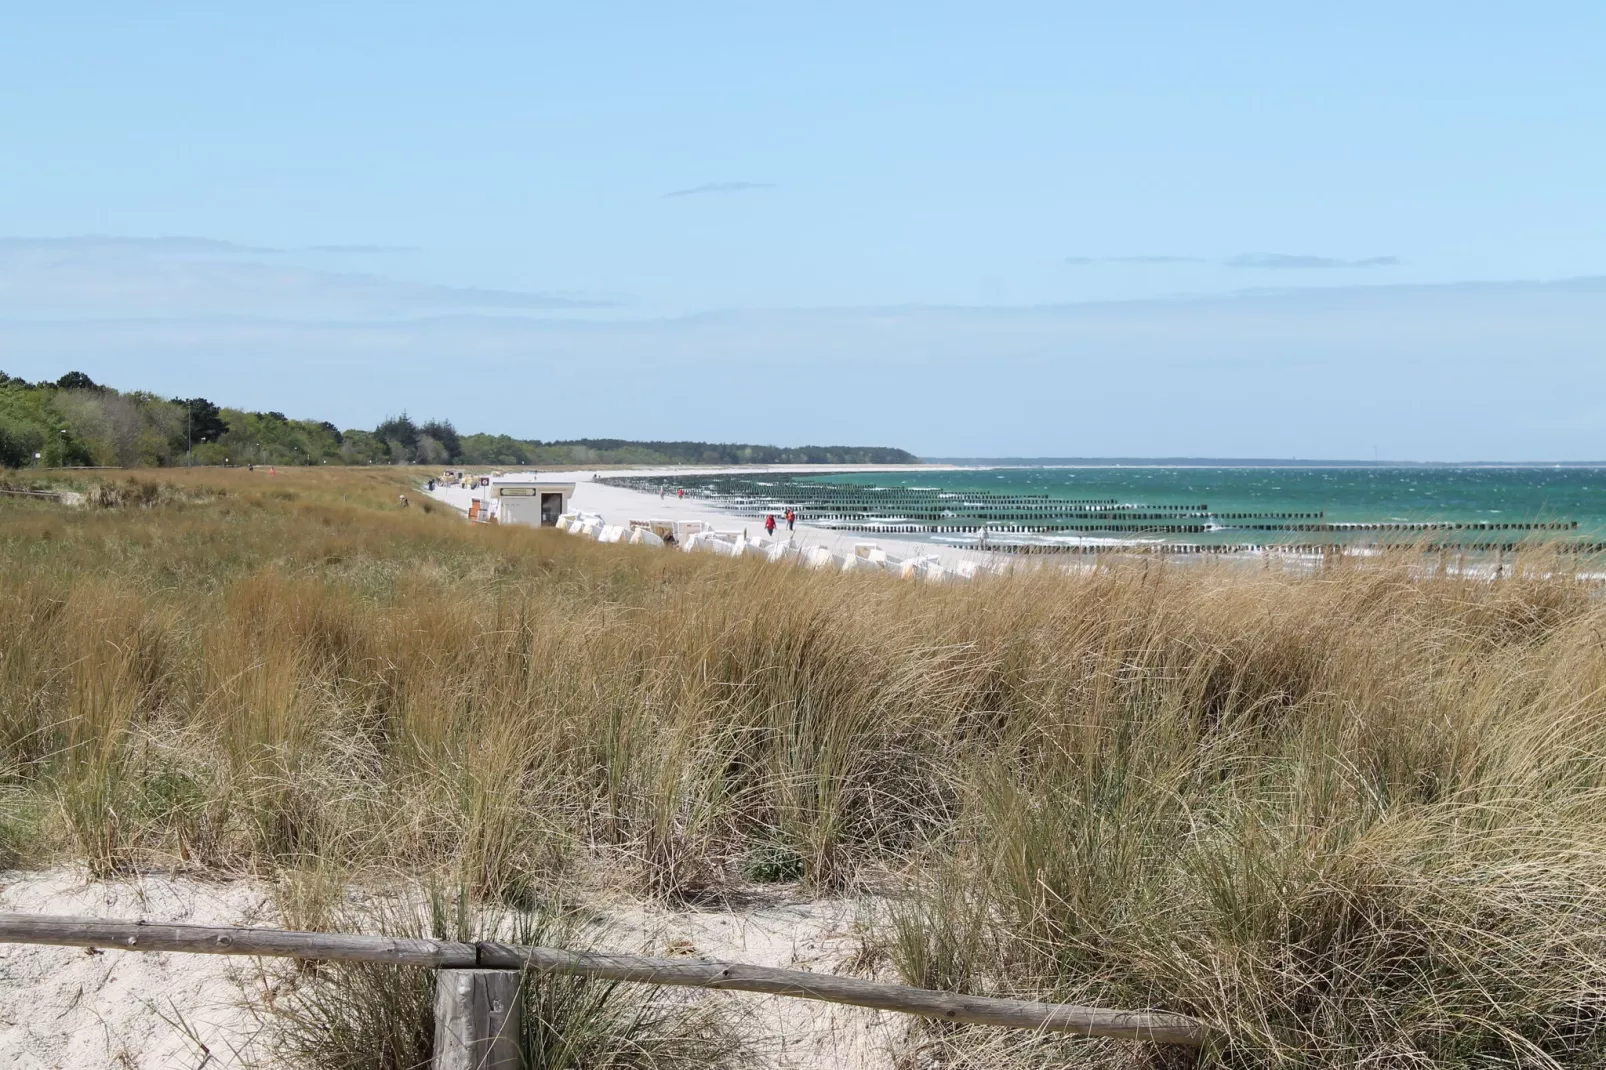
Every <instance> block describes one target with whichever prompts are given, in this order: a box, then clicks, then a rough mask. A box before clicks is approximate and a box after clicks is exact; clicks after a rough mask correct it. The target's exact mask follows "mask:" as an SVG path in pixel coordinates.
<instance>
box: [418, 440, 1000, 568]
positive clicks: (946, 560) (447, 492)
mask: <svg viewBox="0 0 1606 1070" xmlns="http://www.w3.org/2000/svg"><path fill="white" fill-rule="evenodd" d="M951 467H952V466H949V465H936V466H907V465H906V466H903V467H902V468H900V469H897V470H899V471H904V470H915V471H929V470H936V469H943V470H948V469H951ZM770 470H771V469H768V468H764V467H747V468H742V469H697V470H688V469H671V468H641V469H631V470H629V471H618V470H614V471H610V472H608V473H607V476H608V477H611V478H619V477H629V476H652V475H675V476H680V477H684V478H686V479H688V480H690V479H691V478H693V477H694V476H697V475H703V474H712V473H716V472H722V471H732V472H737V471H739V472H740V473H741V474H743V475H755V474H759V473H762V472H765V471H770ZM845 470H854V471H860V472H862V471H864V468H863V467H862V466H861V467H857V468H854V467H853V466H843V465H817V466H815V465H808V466H805V465H789V466H787V467H786V468H785V469H784V471H785V472H786V473H789V474H793V475H799V474H804V473H809V472H828V471H845ZM875 470H876V471H878V472H879V471H889V470H891V469H885V468H879V467H878V468H876V469H875ZM509 471H512V470H511V469H510V470H509ZM776 471H783V470H782V469H776ZM596 474H597V473H593V472H591V471H590V470H586V471H569V472H550V471H547V470H545V469H543V470H541V478H542V479H550V480H553V481H554V482H559V483H568V482H572V483H574V497H573V498H572V499H571V500H570V502H569V509H570V511H571V512H584V513H594V514H596V515H597V516H600V517H602V519H603V521H604V522H605V523H608V524H620V525H623V524H626V523H628V522H629V521H631V520H648V519H664V520H697V521H702V522H703V523H706V524H709V525H711V526H713V527H714V528H716V529H723V530H741V529H744V528H745V529H746V530H747V531H748V532H750V533H751V534H752V535H753V536H754V537H757V536H759V535H763V534H764V525H763V523H762V521H761V520H758V519H754V518H752V517H742V516H737V515H735V514H733V513H728V512H725V511H724V510H722V509H719V508H717V507H716V506H714V505H713V504H712V503H710V502H707V501H702V500H698V499H694V498H684V499H680V498H675V497H674V496H673V495H672V494H671V495H669V496H666V497H663V498H659V497H658V496H657V495H656V494H646V493H643V492H641V491H636V490H630V489H628V488H625V487H615V486H610V485H609V484H606V483H599V482H597V481H596V480H595V478H594V476H595V475H596ZM426 493H427V492H426ZM474 496H475V492H474V491H471V490H467V489H464V488H461V487H442V488H439V489H437V490H436V491H435V492H434V493H433V494H432V497H434V498H435V499H436V500H438V501H441V502H443V503H445V504H447V505H450V506H451V507H452V508H454V509H456V510H458V511H459V512H462V513H464V514H467V513H468V508H469V504H470V502H471V501H472V500H473V498H474ZM776 520H777V521H779V520H780V518H779V517H777V518H776ZM776 535H777V536H778V537H780V538H782V539H784V538H786V537H787V532H786V525H785V524H784V523H782V524H781V525H780V526H779V527H778V528H777V529H776ZM792 538H793V541H794V543H795V544H796V545H797V546H798V547H799V548H800V549H808V548H809V547H811V546H824V547H827V548H828V549H830V550H831V552H832V553H834V554H837V555H839V556H842V557H846V556H850V555H851V554H852V553H853V547H854V545H855V544H856V543H864V542H871V543H875V544H876V545H877V546H879V547H881V548H882V549H884V550H886V551H887V552H888V553H890V554H892V555H894V556H896V557H914V556H916V555H918V554H935V555H936V556H937V558H938V559H939V561H940V562H941V564H942V566H943V568H946V569H949V570H950V571H951V570H953V569H955V568H957V567H958V565H959V563H960V562H962V561H973V562H975V563H976V564H977V565H978V566H980V567H996V565H997V564H998V562H999V560H1000V559H999V558H998V556H997V555H995V554H990V553H987V552H984V551H980V550H969V549H965V548H963V547H958V546H951V545H946V544H944V543H936V542H926V541H924V540H921V539H910V538H899V537H897V536H888V535H875V534H870V533H866V532H856V531H855V532H839V531H833V530H831V529H829V528H820V527H814V526H812V525H809V524H803V523H799V524H798V525H797V530H796V531H795V532H793V533H792Z"/></svg>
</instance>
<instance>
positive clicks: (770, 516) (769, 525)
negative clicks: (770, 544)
mask: <svg viewBox="0 0 1606 1070" xmlns="http://www.w3.org/2000/svg"><path fill="white" fill-rule="evenodd" d="M764 532H765V534H767V535H769V536H770V537H771V538H774V536H775V514H774V513H765V514H764Z"/></svg>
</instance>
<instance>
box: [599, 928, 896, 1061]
mask: <svg viewBox="0 0 1606 1070" xmlns="http://www.w3.org/2000/svg"><path fill="white" fill-rule="evenodd" d="M872 908H873V904H860V903H855V902H852V901H848V900H819V901H813V902H806V903H788V904H784V905H773V906H764V907H757V908H754V909H750V910H740V911H738V910H720V911H693V910H670V909H666V908H660V907H637V908H633V909H630V908H627V909H622V910H619V911H618V912H617V913H616V914H615V915H614V918H613V921H614V924H616V925H617V926H618V927H619V928H618V936H619V937H620V938H622V939H623V942H621V943H619V944H617V948H618V950H621V951H625V950H629V951H640V952H642V953H644V954H651V955H665V954H672V953H680V954H686V955H689V956H694V957H697V958H708V959H721V960H725V961H732V962H743V963H749V964H752V965H755V966H778V967H782V968H785V969H792V970H810V971H813V972H817V973H852V972H853V970H852V969H851V967H852V966H853V965H854V964H855V960H856V959H858V958H859V957H860V955H861V952H862V949H863V943H862V940H861V931H860V926H861V922H863V921H868V918H867V917H864V916H863V915H862V912H863V911H865V910H868V909H872ZM876 979H878V980H889V981H890V980H895V978H893V977H891V976H881V977H877V978H876ZM710 997H711V998H719V999H724V1000H728V1001H731V1002H732V1003H733V1004H734V1005H735V1006H736V1007H737V1008H739V1010H738V1013H737V1018H738V1023H739V1026H740V1028H741V1029H742V1030H743V1032H744V1033H745V1034H746V1035H747V1036H748V1037H749V1038H750V1039H751V1044H752V1048H753V1050H754V1051H755V1052H756V1053H757V1055H758V1056H759V1058H760V1059H761V1060H762V1061H763V1063H764V1065H767V1066H774V1067H777V1068H786V1070H827V1068H832V1067H844V1068H850V1070H882V1068H890V1067H892V1066H893V1065H894V1062H895V1060H894V1053H895V1052H896V1050H897V1049H898V1046H899V1042H900V1041H901V1039H902V1038H903V1037H904V1036H906V1035H907V1033H908V1030H909V1026H910V1024H911V1021H912V1019H910V1018H908V1017H907V1016H905V1015H901V1014H888V1013H885V1012H882V1011H873V1010H867V1009H864V1008H862V1007H844V1006H840V1005H838V1004H833V1003H818V1002H815V1001H812V1000H804V999H786V998H780V997H774V996H762V995H757V994H753V993H746V992H722V993H711V994H710Z"/></svg>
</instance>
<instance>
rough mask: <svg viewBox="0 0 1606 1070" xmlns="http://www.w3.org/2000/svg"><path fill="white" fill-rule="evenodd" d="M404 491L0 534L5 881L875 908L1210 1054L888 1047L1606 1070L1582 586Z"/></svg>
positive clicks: (1009, 978)
mask: <svg viewBox="0 0 1606 1070" xmlns="http://www.w3.org/2000/svg"><path fill="white" fill-rule="evenodd" d="M401 478H402V477H401V476H400V475H397V474H394V473H391V472H384V473H375V472H361V471H359V472H327V471H312V472H300V471H297V472H293V473H292V472H289V471H286V472H283V473H281V474H279V475H278V476H275V477H270V478H264V477H263V475H262V474H261V473H257V474H255V475H254V476H248V475H247V474H245V473H175V474H174V475H173V476H171V477H169V478H168V481H167V482H166V483H165V484H164V486H166V487H167V490H165V491H163V492H160V493H132V492H130V493H125V494H121V495H112V494H102V495H101V497H102V499H104V500H105V502H106V505H107V507H105V508H86V509H81V510H75V511H69V510H65V509H63V508H62V507H60V506H57V505H54V504H51V503H44V502H33V501H29V500H26V499H19V500H16V501H7V502H4V503H0V591H3V592H4V593H3V595H0V747H3V749H0V761H3V763H4V766H3V773H4V777H3V786H0V799H3V800H4V805H5V810H4V814H3V822H0V849H3V850H4V851H5V852H6V853H7V854H8V855H9V856H10V857H11V858H12V859H14V860H18V861H21V862H28V861H35V862H37V861H42V860H44V859H45V858H47V857H49V856H59V855H69V856H74V857H79V858H82V859H83V860H85V861H87V862H88V863H89V864H90V865H91V866H92V867H93V868H94V869H96V870H97V871H100V872H116V871H122V870H130V869H136V868H140V867H151V866H187V867H195V868H198V869H203V870H212V871H228V872H239V871H256V872H263V873H269V874H272V873H278V872H281V871H286V870H298V869H305V868H307V867H310V866H318V867H331V866H332V867H337V868H340V869H342V870H345V871H348V872H362V871H364V870H392V871H401V872H407V873H412V874H422V873H432V874H442V873H446V874H450V875H451V876H452V879H453V880H456V881H461V882H462V883H463V885H464V886H465V887H467V888H469V889H471V891H472V894H473V895H474V896H476V897H478V898H480V899H482V900H485V901H494V902H501V903H503V904H509V905H513V906H520V905H527V904H529V903H533V902H537V901H539V900H540V898H541V897H542V896H543V895H546V894H548V892H549V891H550V889H552V888H553V887H556V886H560V885H561V884H562V883H563V874H564V873H565V872H566V871H567V870H568V869H569V868H571V867H573V866H574V865H575V864H576V863H577V862H581V861H584V862H587V863H588V864H590V863H595V862H597V860H602V861H603V862H605V863H607V864H608V865H611V866H613V867H615V868H616V869H617V870H618V871H620V872H624V873H627V874H629V875H630V879H631V880H633V881H634V882H635V883H636V884H637V885H638V886H639V888H640V889H642V890H644V891H648V892H651V893H652V894H655V895H661V896H668V897H683V898H684V897H697V896H706V895H719V894H721V893H722V892H724V891H727V890H729V889H730V888H732V887H733V886H735V885H736V884H738V883H740V882H743V881H749V880H752V879H781V878H791V877H794V876H796V877H801V878H802V880H803V881H804V882H805V884H806V886H809V887H815V888H819V889H822V890H823V889H830V890H842V889H852V888H855V887H860V886H863V884H864V883H865V882H867V881H872V880H873V881H875V882H877V886H878V887H881V888H888V887H890V888H893V889H895V890H896V892H897V894H896V895H895V897H894V902H893V906H892V908H891V910H890V911H889V912H888V918H887V922H886V926H885V931H884V933H882V934H881V938H882V939H883V940H884V942H885V946H886V947H887V948H888V949H889V951H890V954H891V957H892V961H893V962H894V963H895V965H896V967H897V969H898V970H899V971H900V972H901V973H902V974H903V975H904V976H905V977H906V978H907V979H908V980H910V981H911V982H914V983H918V984H924V985H931V986H936V987H944V988H955V989H964V990H968V991H975V992H988V993H999V994H1029V995H1032V996H1034V997H1046V998H1059V999H1066V1000H1074V1001H1078V1002H1092V1003H1101V1004H1106V1005H1119V1006H1131V1007H1161V1008H1166V1009H1169V1010H1175V1011H1181V1012H1185V1013H1189V1014H1194V1015H1197V1016H1200V1017H1202V1018H1204V1019H1206V1020H1208V1021H1209V1022H1211V1023H1213V1024H1215V1025H1216V1026H1217V1027H1218V1028H1219V1030H1220V1033H1221V1036H1222V1038H1223V1039H1222V1041H1221V1043H1220V1044H1219V1045H1217V1046H1216V1047H1214V1048H1212V1049H1211V1050H1208V1051H1206V1052H1204V1053H1202V1054H1201V1055H1198V1056H1196V1057H1194V1056H1184V1055H1182V1054H1180V1053H1175V1052H1166V1051H1162V1050H1154V1049H1143V1048H1140V1047H1134V1046H1132V1045H1121V1044H1114V1043H1108V1044H1107V1043H1103V1042H1097V1043H1093V1042H1075V1041H1053V1042H1049V1041H1030V1042H1027V1043H1021V1042H1020V1041H1019V1039H1018V1038H1017V1039H1015V1040H1013V1041H1010V1042H1008V1043H1007V1044H1006V1045H1005V1046H1004V1047H1003V1048H997V1047H995V1046H996V1045H998V1044H1001V1043H1003V1042H1002V1041H1000V1040H998V1039H997V1038H988V1037H984V1036H980V1035H978V1034H976V1033H973V1032H959V1033H944V1032H940V1031H938V1032H928V1033H926V1034H924V1035H923V1039H922V1040H921V1042H920V1044H919V1045H918V1051H919V1054H918V1055H917V1056H916V1055H912V1056H911V1058H913V1059H917V1060H920V1059H924V1060H930V1059H937V1060H940V1061H946V1062H949V1063H951V1064H953V1065H966V1064H969V1065H991V1064H996V1063H997V1062H998V1061H1000V1060H1003V1061H1013V1062H1015V1063H1018V1064H1020V1065H1034V1064H1036V1063H1044V1064H1045V1065H1046V1064H1052V1063H1053V1062H1054V1061H1055V1060H1059V1061H1060V1062H1063V1060H1064V1059H1065V1058H1066V1055H1067V1051H1068V1050H1074V1051H1075V1052H1076V1053H1077V1055H1078V1057H1079V1058H1080V1059H1081V1060H1082V1061H1083V1062H1084V1064H1085V1065H1090V1066H1112V1067H1114V1066H1134V1065H1154V1066H1161V1065H1174V1064H1176V1065H1180V1062H1179V1061H1180V1060H1185V1059H1190V1058H1197V1059H1198V1060H1199V1064H1200V1065H1204V1066H1220V1067H1247V1066H1267V1067H1270V1066H1311V1067H1315V1066H1323V1067H1326V1066H1357V1067H1359V1066H1368V1067H1384V1066H1388V1067H1393V1066H1460V1067H1468V1068H1471V1067H1492V1066H1512V1067H1517V1066H1522V1067H1528V1066H1535V1067H1539V1066H1564V1067H1595V1066H1599V1065H1601V1064H1602V1062H1606V1031H1603V1029H1602V1014H1603V1011H1606V948H1603V946H1602V937H1603V935H1606V927H1603V922H1606V767H1603V755H1606V691H1603V687H1606V611H1603V609H1602V606H1601V603H1600V600H1599V598H1598V592H1597V591H1596V590H1595V588H1593V587H1591V586H1589V585H1587V584H1585V583H1583V582H1580V581H1577V580H1574V579H1570V578H1566V577H1565V576H1562V575H1561V574H1560V573H1557V572H1556V571H1555V570H1554V569H1550V568H1545V569H1540V568H1537V567H1524V566H1523V565H1522V564H1521V563H1519V564H1518V566H1517V567H1515V568H1508V570H1507V573H1506V575H1505V576H1504V577H1503V578H1502V579H1501V580H1500V581H1499V582H1487V581H1479V580H1472V579H1462V578H1456V577H1454V576H1449V575H1444V574H1437V575H1429V576H1422V575H1418V574H1417V573H1416V572H1414V571H1413V566H1416V565H1419V564H1420V563H1421V562H1420V561H1419V560H1412V559H1406V558H1399V559H1389V560H1381V561H1372V562H1369V563H1366V564H1352V563H1345V562H1335V563H1333V564H1332V565H1330V566H1329V567H1327V568H1324V569H1322V570H1320V571H1318V572H1316V573H1314V574H1312V575H1309V576H1296V575H1291V574H1288V573H1285V572H1281V571H1273V570H1265V571H1261V570H1256V569H1246V568H1243V567H1239V566H1234V565H1220V564H1201V565H1197V566H1193V565H1190V566H1186V567H1167V566H1164V565H1162V564H1160V563H1158V562H1153V563H1148V564H1143V563H1139V564H1120V563H1110V564H1107V565H1105V566H1102V567H1100V568H1098V569H1097V570H1095V571H1092V572H1089V573H1084V574H1076V575H1065V574H1059V573H1057V572H1053V571H1049V570H1039V571H1034V572H1031V573H1029V574H1023V575H1017V576H1012V577H1006V578H1000V579H996V580H987V581H985V582H980V583H976V584H972V585H968V586H951V587H927V586H921V585H916V584H907V583H901V582H898V581H896V580H891V579H883V578H876V577H870V578H866V577H863V576H858V575H824V574H818V573H811V572H804V571H800V570H793V569H790V568H787V567H784V566H770V565H766V564H762V563H753V562H746V561H740V562H731V561H727V560H723V559H715V558H710V557H703V556H700V555H687V554H673V553H664V552H654V551H650V550H644V549H639V548H628V547H615V546H598V545H595V544H588V543H584V542H581V541H579V540H572V539H567V538H565V537H564V536H561V535H557V534H554V533H546V532H534V531H529V530H517V529H497V528H486V527H468V526H465V525H462V524H460V523H457V522H456V521H454V520H453V519H451V518H449V517H447V516H444V515H442V514H441V513H438V512H437V513H435V514H433V515H426V514H425V513H424V512H423V511H422V510H419V509H416V508H415V509H411V510H407V511H398V510H396V509H394V508H393V507H391V506H392V503H393V502H394V500H395V494H396V492H397V484H398V481H399V480H400V479H401ZM113 499H116V500H113ZM1067 1045H1072V1046H1073V1047H1072V1048H1067ZM911 1050H915V1048H914V1047H913V1046H912V1048H911Z"/></svg>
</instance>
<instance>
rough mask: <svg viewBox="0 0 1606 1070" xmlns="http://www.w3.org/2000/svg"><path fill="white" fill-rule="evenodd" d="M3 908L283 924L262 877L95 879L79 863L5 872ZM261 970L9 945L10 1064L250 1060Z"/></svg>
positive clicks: (0, 888)
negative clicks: (249, 1004)
mask: <svg viewBox="0 0 1606 1070" xmlns="http://www.w3.org/2000/svg"><path fill="white" fill-rule="evenodd" d="M0 910H3V911H7V912H15V913H31V914H77V915H88V916H91V917H99V918H119V919H139V918H145V919H148V920H150V921H170V922H184V923H188V924H192V925H270V926H271V925H273V924H274V923H275V919H274V917H273V914H272V912H271V909H270V907H269V905H268V896H267V892H266V889H265V888H264V887H263V886H262V885H259V884H255V883H251V882H243V881H233V882H227V883H212V882H206V881H197V880H190V879H184V878H170V877H153V878H148V879H134V880H129V881H89V880H87V879H85V878H84V876H83V875H82V872H81V871H72V870H51V871H47V872H44V873H15V872H12V873H6V874H0ZM257 976H258V971H257V967H256V964H255V963H254V962H253V961H252V960H250V959H237V958H225V957H222V956H213V955H177V954H169V953H166V952H157V951H150V952H147V951H140V952H124V951H102V952H98V953H95V954H90V952H89V951H88V950H87V949H84V948H76V947H34V946H28V945H22V944H0V1067H7V1068H10V1067H17V1068H19V1070H44V1068H49V1070H90V1068H94V1070H102V1068H127V1070H134V1068H138V1070H147V1068H149V1070H168V1068H172V1070H198V1068H200V1067H202V1066H203V1065H204V1066H205V1067H207V1068H208V1070H210V1068H213V1067H234V1066H242V1065H244V1064H243V1062H242V1057H244V1056H246V1055H248V1054H250V1053H251V1051H252V1049H253V1047H254V1044H253V1042H254V1040H255V1039H256V1038H257V1037H258V1036H259V1034H260V1031H261V1026H260V1023H258V1022H257V1021H256V1019H255V1018H254V1016H253V1015H252V1014H251V1013H250V1012H249V1011H248V1010H247V1009H246V1008H245V1006H244V1000H243V998H242V993H243V991H244V989H243V988H242V986H243V985H246V984H250V983H252V982H253V980H254V979H255V978H256V977H257ZM187 1033H193V1036H191V1035H187ZM202 1045H204V1046H205V1048H204V1049H203V1047H202Z"/></svg>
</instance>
